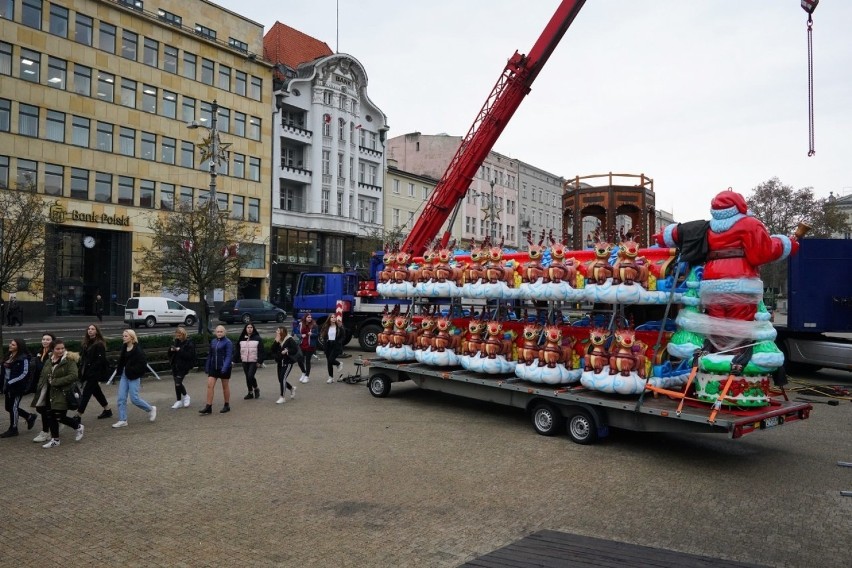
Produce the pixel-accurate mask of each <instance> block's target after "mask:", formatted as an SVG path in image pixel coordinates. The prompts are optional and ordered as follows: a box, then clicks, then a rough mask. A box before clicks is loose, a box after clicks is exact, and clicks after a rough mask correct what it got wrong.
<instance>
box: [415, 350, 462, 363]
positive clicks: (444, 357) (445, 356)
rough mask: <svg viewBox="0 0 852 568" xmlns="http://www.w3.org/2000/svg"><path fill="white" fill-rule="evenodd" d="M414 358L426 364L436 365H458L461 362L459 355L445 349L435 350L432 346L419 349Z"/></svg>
mask: <svg viewBox="0 0 852 568" xmlns="http://www.w3.org/2000/svg"><path fill="white" fill-rule="evenodd" d="M414 358H415V359H417V362H418V363H423V364H424V365H434V366H435V367H458V366H459V365H460V364H461V363H460V361H459V356H458V355H456V354H455V353H453V352H452V351H450V350H449V349H445V350H444V351H443V352H441V351H433V350H432V348H431V347H429V348H428V349H417V350H415V351H414Z"/></svg>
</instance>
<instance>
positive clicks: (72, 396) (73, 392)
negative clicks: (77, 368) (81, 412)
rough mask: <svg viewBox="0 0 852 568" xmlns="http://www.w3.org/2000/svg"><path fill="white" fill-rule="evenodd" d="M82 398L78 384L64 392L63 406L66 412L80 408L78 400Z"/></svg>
mask: <svg viewBox="0 0 852 568" xmlns="http://www.w3.org/2000/svg"><path fill="white" fill-rule="evenodd" d="M81 398H83V393H82V392H80V383H76V382H75V383H74V384H72V385H71V388H69V389H68V390H66V391H65V404H66V406H68V410H77V409H78V408H80V399H81Z"/></svg>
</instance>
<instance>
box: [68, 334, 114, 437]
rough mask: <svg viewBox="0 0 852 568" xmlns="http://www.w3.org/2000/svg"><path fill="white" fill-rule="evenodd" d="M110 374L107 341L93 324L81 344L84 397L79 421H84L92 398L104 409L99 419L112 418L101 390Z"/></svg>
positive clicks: (81, 400) (81, 376) (82, 397)
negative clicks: (84, 415) (102, 384)
mask: <svg viewBox="0 0 852 568" xmlns="http://www.w3.org/2000/svg"><path fill="white" fill-rule="evenodd" d="M109 374H110V369H109V362H108V361H107V358H106V341H105V340H104V336H103V334H102V333H101V330H100V328H99V327H98V326H96V325H95V324H91V325H90V326H89V327H87V328H86V335H85V336H84V337H83V342H82V343H81V344H80V382H81V383H83V396H81V397H80V407H79V408H78V409H77V416H76V418H77V419H78V420H81V421H82V419H83V413H84V412H86V406H88V404H89V399H91V398H92V396H94V397H95V400H97V401H98V404H100V405H101V408H103V411H102V412H101V413H100V414H98V419H103V418H111V417H112V410H111V409H110V407H109V401H108V400H107V398H106V396H105V395H104V391H103V390H101V382H102V381H106V380H107V379H108V378H109Z"/></svg>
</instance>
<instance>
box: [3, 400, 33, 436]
mask: <svg viewBox="0 0 852 568" xmlns="http://www.w3.org/2000/svg"><path fill="white" fill-rule="evenodd" d="M21 396H22V395H20V394H14V395H13V394H11V393H8V392H7V393H6V412H8V413H9V428H10V429H11V430H17V429H18V418H23V419H24V420H26V419H28V418H29V417H30V413H29V412H27V411H26V410H24V409H23V408H21Z"/></svg>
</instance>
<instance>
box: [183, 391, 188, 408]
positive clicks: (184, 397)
mask: <svg viewBox="0 0 852 568" xmlns="http://www.w3.org/2000/svg"><path fill="white" fill-rule="evenodd" d="M183 407H184V408H189V395H188V394H185V395H183Z"/></svg>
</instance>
